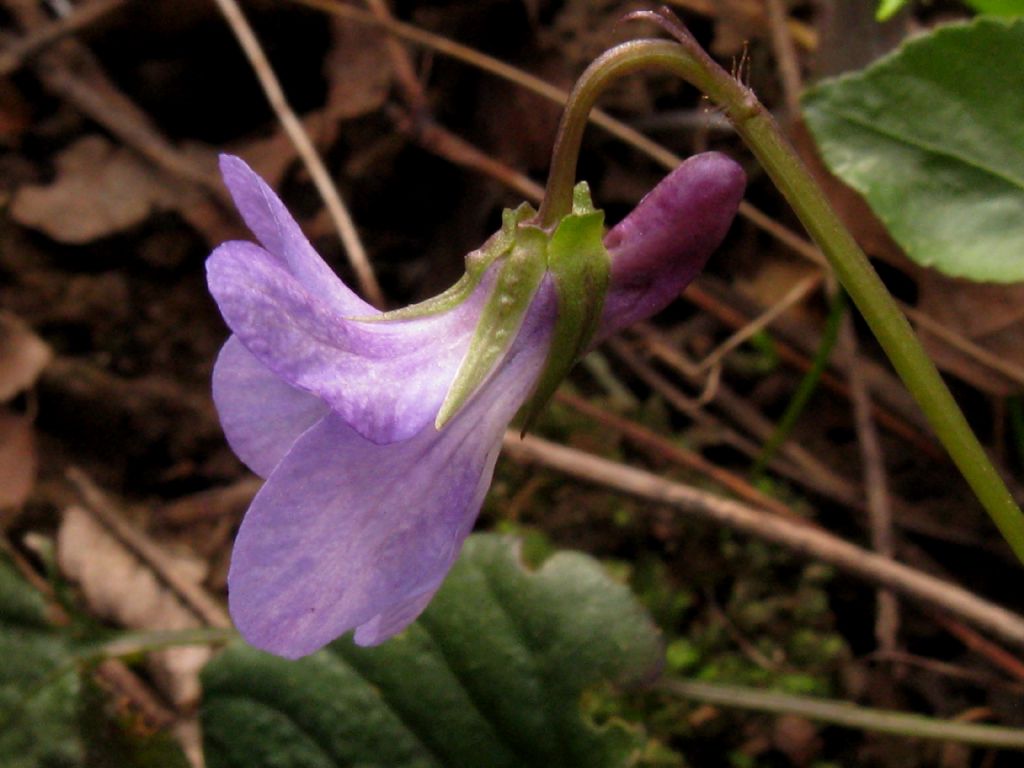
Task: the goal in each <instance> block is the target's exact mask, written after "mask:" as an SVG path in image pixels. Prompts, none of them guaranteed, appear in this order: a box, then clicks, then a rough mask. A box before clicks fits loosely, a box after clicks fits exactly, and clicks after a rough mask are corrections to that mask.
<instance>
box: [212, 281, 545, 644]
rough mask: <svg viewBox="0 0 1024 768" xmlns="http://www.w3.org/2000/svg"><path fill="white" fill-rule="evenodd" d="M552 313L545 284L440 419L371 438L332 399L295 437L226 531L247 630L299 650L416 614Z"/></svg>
mask: <svg viewBox="0 0 1024 768" xmlns="http://www.w3.org/2000/svg"><path fill="white" fill-rule="evenodd" d="M553 316H554V291H553V288H552V287H551V286H550V285H545V286H543V287H542V289H541V291H540V292H539V293H538V296H537V297H536V298H535V299H534V302H533V305H532V306H531V310H530V314H529V317H528V319H527V321H526V322H525V323H524V325H523V327H522V328H521V329H520V332H519V335H518V336H517V339H516V341H515V342H514V343H513V346H512V349H510V351H509V354H508V355H507V356H506V358H505V360H504V361H503V363H502V365H501V367H500V368H499V369H498V370H497V371H496V373H495V374H494V376H493V377H492V379H491V380H490V381H489V383H488V385H487V386H486V387H484V388H483V389H481V391H479V392H478V393H477V395H476V397H474V398H473V399H472V400H471V401H470V402H469V404H468V405H467V406H466V408H465V409H464V410H463V411H462V412H460V413H459V414H458V415H457V416H456V417H455V418H454V419H453V420H452V421H451V422H450V423H449V424H448V426H447V427H446V428H445V429H443V430H441V431H437V430H435V429H434V427H433V425H432V424H428V425H426V426H425V427H424V428H423V429H422V430H421V431H420V432H419V433H417V434H416V435H414V436H413V437H411V438H409V439H408V440H404V441H401V442H396V443H392V444H389V445H379V444H376V443H372V442H370V441H368V440H367V439H366V438H364V437H363V436H362V435H360V434H359V433H357V432H355V431H354V430H352V429H351V428H349V427H348V426H347V425H346V424H345V423H344V421H343V420H342V419H341V418H339V417H338V415H337V414H333V413H332V414H329V415H328V416H326V417H325V418H323V419H322V420H321V421H319V422H318V423H317V424H316V425H314V426H313V427H311V428H310V429H309V430H307V431H306V432H304V433H303V434H302V436H301V437H299V438H298V440H297V441H296V442H295V443H294V445H292V447H291V449H290V450H289V451H288V453H287V454H286V455H285V457H284V458H283V459H282V461H281V463H280V464H279V465H278V467H277V468H276V469H275V470H274V471H273V472H272V473H271V474H270V476H269V477H268V479H267V483H266V484H265V485H264V487H263V489H262V490H261V491H260V492H259V494H257V496H256V498H255V499H254V500H253V503H252V506H251V507H250V509H249V511H248V513H247V514H246V516H245V520H244V521H243V523H242V527H241V529H240V530H239V533H238V537H237V539H236V540H235V548H234V552H233V554H232V560H231V569H230V573H229V575H228V595H229V601H230V608H231V615H232V616H233V617H234V620H235V623H236V624H237V626H238V628H239V631H240V632H241V633H242V635H243V636H244V637H245V638H246V639H247V640H248V641H249V642H250V643H252V644H253V645H255V646H257V647H259V648H262V649H264V650H267V651H270V652H272V653H276V654H278V655H281V656H285V657H288V658H297V657H299V656H303V655H306V654H308V653H312V652H313V651H315V650H317V649H318V648H321V647H322V646H324V645H325V644H327V643H328V642H330V641H331V640H333V639H334V638H336V637H338V636H339V635H341V634H343V633H344V632H346V631H348V630H351V629H355V630H356V641H357V642H359V643H360V644H365V645H372V644H376V643H379V642H382V641H383V640H386V639H387V638H388V637H390V636H392V635H393V634H395V633H396V632H399V631H400V630H401V629H403V628H404V627H405V626H407V625H408V624H409V623H411V622H412V621H413V620H414V619H415V618H416V617H417V616H418V615H419V614H420V612H421V611H422V610H423V608H425V607H426V604H427V603H428V602H429V599H430V596H431V595H433V593H434V592H435V591H436V590H437V588H438V587H439V586H440V584H441V581H442V580H443V579H444V576H445V575H446V574H447V573H448V570H449V569H450V568H451V566H452V564H453V563H454V562H455V558H456V557H457V556H458V553H459V550H460V548H461V546H462V542H463V541H464V540H465V538H466V536H468V535H469V532H470V531H471V530H472V527H473V523H474V521H475V519H476V515H477V513H478V511H479V509H480V505H481V504H482V503H483V498H484V496H485V495H486V493H487V488H488V486H489V485H490V480H491V474H492V472H493V470H494V462H495V460H496V459H497V455H498V451H499V448H500V445H501V438H502V435H503V433H504V429H505V427H506V426H507V424H508V422H509V421H510V420H511V419H512V417H513V416H514V415H515V412H516V411H517V410H518V408H519V407H520V405H521V404H522V402H523V400H524V399H525V398H526V396H527V394H528V393H529V389H530V387H531V386H532V383H533V380H534V378H535V377H536V376H537V374H538V373H539V371H540V368H541V366H542V365H543V362H544V358H545V354H546V346H547V337H548V335H549V334H550V330H551V326H552V323H553Z"/></svg>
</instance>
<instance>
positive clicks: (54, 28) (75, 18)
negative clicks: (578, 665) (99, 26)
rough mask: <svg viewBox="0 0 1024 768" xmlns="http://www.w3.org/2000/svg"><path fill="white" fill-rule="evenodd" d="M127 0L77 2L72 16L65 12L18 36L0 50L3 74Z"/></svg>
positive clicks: (12, 70)
mask: <svg viewBox="0 0 1024 768" xmlns="http://www.w3.org/2000/svg"><path fill="white" fill-rule="evenodd" d="M126 2H128V0H91V2H88V3H83V4H82V5H79V6H77V7H76V8H75V10H74V12H73V13H71V14H70V15H69V16H63V17H62V18H59V19H57V20H56V21H52V22H50V23H49V24H46V25H45V26H42V27H39V28H38V29H35V30H33V31H32V32H31V33H30V34H27V35H25V36H24V37H22V38H20V39H18V40H15V41H14V42H12V43H11V44H10V45H8V46H6V47H5V48H4V49H3V50H2V51H0V77H5V76H7V75H9V74H11V73H12V72H14V71H15V70H17V69H18V68H20V67H21V66H23V65H24V64H25V62H26V61H27V60H28V59H29V58H30V57H31V56H33V55H35V54H36V53H38V52H39V51H41V50H43V49H44V48H46V46H48V45H51V44H52V43H53V42H54V41H56V40H60V39H61V38H62V37H66V36H67V35H73V34H74V33H75V32H77V31H78V30H80V29H83V28H85V27H87V26H89V25H90V24H92V23H93V22H94V21H96V20H97V19H99V18H102V17H103V16H106V15H107V14H108V13H110V12H111V11H114V10H117V9H118V8H120V7H121V6H122V5H124V4H125V3H126Z"/></svg>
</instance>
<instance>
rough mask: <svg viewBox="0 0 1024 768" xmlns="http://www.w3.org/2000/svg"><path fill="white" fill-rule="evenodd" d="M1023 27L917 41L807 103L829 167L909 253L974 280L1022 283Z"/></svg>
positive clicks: (984, 26)
mask: <svg viewBox="0 0 1024 768" xmlns="http://www.w3.org/2000/svg"><path fill="white" fill-rule="evenodd" d="M1022 93H1024V21H1016V22H1006V21H1000V20H997V19H994V18H988V17H982V18H979V19H977V20H975V21H974V22H972V23H970V24H954V25H949V26H945V27H940V28H939V29H937V30H936V31H934V32H932V33H931V34H928V35H925V36H922V37H918V38H915V39H913V40H911V41H910V42H908V43H906V44H905V45H903V46H902V47H901V48H900V49H899V50H898V51H897V52H896V53H894V54H893V55H891V56H888V57H886V58H884V59H882V60H880V61H879V62H877V63H876V64H873V65H872V66H870V67H869V68H867V69H866V70H864V71H862V72H858V73H856V74H853V75H848V76H845V77H840V78H838V79H835V80H830V81H827V82H823V83H821V84H820V85H818V86H817V87H815V88H813V89H811V90H809V91H808V92H807V94H806V95H805V96H804V99H803V105H804V110H805V117H806V120H807V125H808V127H809V128H810V129H811V132H812V133H813V134H814V137H815V139H816V140H817V142H818V146H819V148H820V149H821V153H822V156H823V158H824V160H825V163H826V164H827V165H828V167H829V168H830V169H831V170H832V171H833V172H834V173H835V174H836V175H837V176H839V177H840V178H842V179H843V180H844V181H845V182H846V183H847V184H849V185H850V186H852V187H853V188H854V189H856V190H857V191H859V192H860V193H861V194H862V195H864V197H865V198H866V199H867V201H868V204H869V205H870V206H871V208H872V210H873V211H874V212H875V213H876V214H877V215H878V217H879V218H880V219H881V220H882V221H883V222H884V223H885V225H886V226H887V227H888V228H889V231H890V232H891V233H892V235H893V237H894V238H895V239H896V240H897V242H899V244H900V245H901V246H902V247H903V249H904V251H906V253H907V255H908V256H909V257H910V258H911V259H913V260H914V261H916V262H917V263H919V264H922V265H925V266H932V267H935V268H936V269H938V270H939V271H941V272H944V273H946V274H948V275H953V276H957V277H966V278H970V279H973V280H987V281H995V282H1015V281H1019V280H1024V99H1022V98H1021V94H1022Z"/></svg>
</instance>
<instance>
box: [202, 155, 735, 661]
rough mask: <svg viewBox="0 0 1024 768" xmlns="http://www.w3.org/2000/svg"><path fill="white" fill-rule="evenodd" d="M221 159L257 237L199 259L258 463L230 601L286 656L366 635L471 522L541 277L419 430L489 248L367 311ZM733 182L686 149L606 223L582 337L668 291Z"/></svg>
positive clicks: (727, 217)
mask: <svg viewBox="0 0 1024 768" xmlns="http://www.w3.org/2000/svg"><path fill="white" fill-rule="evenodd" d="M221 167H222V169H223V172H224V176H225V180H226V181H227V183H228V186H229V187H230V189H231V193H232V195H233V197H234V198H235V201H236V203H237V205H238V207H239V210H240V211H241V212H242V215H243V218H245V220H246V223H247V224H248V225H249V227H250V228H251V229H252V231H253V233H254V234H255V235H256V236H257V238H258V239H259V241H260V243H261V244H262V246H260V245H256V244H254V243H244V242H231V243H226V244H224V245H222V246H221V247H219V248H217V249H216V250H215V251H214V253H213V254H212V255H211V256H210V258H209V259H208V261H207V273H208V280H209V285H210V291H211V293H212V294H213V296H214V298H215V299H216V301H217V304H218V305H219V307H220V309H221V312H222V314H223V315H224V318H225V320H226V322H227V324H228V326H229V327H230V328H231V330H232V332H233V335H232V337H231V338H229V339H228V341H227V343H226V344H225V346H224V349H223V350H222V352H221V354H220V356H219V358H218V360H217V363H216V366H215V369H214V400H215V402H216V405H217V409H218V412H219V413H220V416H221V420H222V423H223V425H224V430H225V434H226V435H227V438H228V441H229V443H230V444H231V446H232V448H233V449H234V450H235V452H236V453H237V454H238V456H239V457H240V458H241V459H242V460H243V461H244V462H246V464H248V465H249V466H250V467H251V468H252V469H253V471H255V472H256V473H257V474H259V475H261V476H263V477H265V478H266V479H267V482H266V483H265V485H264V486H263V488H262V489H261V491H260V492H259V494H257V496H256V498H255V499H254V500H253V503H252V506H251V507H250V509H249V511H248V513H247V514H246V516H245V519H244V521H243V523H242V526H241V528H240V530H239V533H238V537H237V539H236V542H235V548H234V551H233V554H232V560H231V569H230V573H229V578H228V587H229V603H230V608H231V614H232V616H233V618H234V620H235V622H236V624H237V626H238V628H239V630H240V631H241V632H242V634H243V636H244V637H245V638H246V639H247V640H249V642H250V643H252V644H253V645H255V646H257V647H259V648H262V649H264V650H267V651H270V652H272V653H276V654H279V655H281V656H285V657H289V658H297V657H299V656H303V655H306V654H309V653H312V652H314V651H316V650H317V649H319V648H321V647H323V646H324V645H326V644H327V643H328V642H330V641H331V640H333V639H335V638H336V637H338V636H339V635H341V634H343V633H345V632H347V631H349V630H355V641H356V642H357V643H359V644H361V645H374V644H377V643H380V642H383V641H384V640H386V639H387V638H389V637H391V636H392V635H394V634H395V633H397V632H399V631H401V630H402V629H403V628H405V627H406V626H407V625H408V624H409V623H411V622H412V621H414V620H415V619H416V617H417V616H418V615H419V614H420V613H421V612H422V611H423V610H424V608H425V607H426V605H427V604H428V603H429V601H430V599H431V598H432V596H433V595H434V593H435V592H436V591H437V589H438V588H439V587H440V585H441V582H442V581H443V579H444V577H445V575H446V574H447V573H448V570H449V569H450V568H451V566H452V564H453V563H454V561H455V559H456V557H457V556H458V553H459V550H460V548H461V546H462V542H463V541H464V540H465V538H466V536H467V535H468V534H469V532H470V530H471V529H472V527H473V524H474V521H475V519H476V516H477V513H478V511H479V509H480V505H481V504H482V502H483V498H484V496H485V495H486V493H487V488H488V486H489V485H490V479H491V475H492V472H493V469H494V462H495V460H496V458H497V455H498V451H499V449H500V446H501V439H502V435H503V432H504V429H505V427H506V426H507V425H508V423H509V422H510V421H511V420H512V418H513V417H514V416H515V414H516V412H517V411H518V410H519V408H520V407H521V406H522V404H523V403H524V401H525V400H526V398H527V397H528V396H529V394H530V392H531V391H532V389H533V387H534V384H535V382H536V381H537V379H538V377H539V376H540V374H541V372H542V370H543V369H544V365H545V360H546V357H547V350H548V346H549V343H550V340H551V338H552V335H553V333H554V329H555V324H556V322H557V299H556V287H555V285H554V278H553V277H552V276H551V275H550V274H548V275H546V276H545V277H544V278H543V279H542V282H541V284H540V288H539V289H538V290H537V292H536V294H534V296H533V298H532V300H531V302H530V305H529V307H528V309H527V311H526V314H525V317H524V319H523V322H522V325H521V326H520V327H519V331H518V333H517V334H516V335H515V340H514V342H513V343H512V345H511V346H510V347H509V349H508V350H507V352H506V353H505V354H504V356H503V357H501V358H500V359H499V361H498V363H497V364H496V366H495V368H494V370H492V371H491V372H490V374H489V375H488V376H487V377H486V378H485V379H484V380H483V381H482V382H481V383H480V384H479V385H477V387H476V390H475V391H474V392H473V393H472V394H471V395H470V397H469V399H468V400H467V402H466V404H465V405H464V406H463V407H462V408H461V409H460V410H458V411H457V412H456V413H455V415H454V416H453V417H452V418H451V420H450V421H448V422H447V424H446V425H445V427H444V428H443V429H441V430H437V429H435V427H434V420H435V417H436V416H437V413H438V410H439V408H440V406H441V403H442V402H443V401H444V398H445V396H446V394H447V392H448V389H449V387H450V386H451V384H452V382H453V380H454V378H455V375H456V372H457V370H458V368H459V366H460V364H461V363H462V360H463V358H464V357H465V356H466V354H467V352H468V350H469V345H470V342H471V340H472V338H473V336H474V333H475V331H476V327H477V324H478V322H479V320H480V316H481V313H482V310H483V307H484V305H485V304H486V302H487V301H488V299H489V297H490V294H491V292H492V290H493V289H494V285H495V275H496V274H497V272H498V270H499V269H500V266H501V261H500V260H499V261H498V262H496V263H495V264H494V265H492V266H491V267H490V268H488V269H487V271H486V272H485V273H484V274H483V276H482V277H481V279H480V282H479V283H478V284H477V285H476V287H475V288H474V289H473V290H472V292H471V293H470V294H469V295H468V296H467V297H466V298H465V299H463V300H462V301H461V302H460V303H458V304H456V305H455V306H453V307H451V308H449V309H445V310H442V311H437V312H436V313H434V314H429V315H423V316H419V317H414V318H410V317H408V316H405V317H398V318H395V317H382V316H381V314H380V313H379V312H377V310H375V309H373V308H372V307H370V306H369V305H367V304H366V303H365V302H363V301H362V300H361V299H359V298H358V297H357V296H356V295H355V294H354V293H352V291H351V290H349V289H348V288H347V287H346V286H345V285H344V284H343V283H342V282H341V281H340V280H339V279H338V278H337V277H336V276H335V275H334V274H333V273H332V272H331V270H330V268H329V267H328V266H327V265H326V264H325V263H324V262H323V261H322V260H321V259H320V257H319V256H318V255H317V254H316V252H315V251H314V250H313V248H312V246H310V244H309V242H308V241H307V240H306V239H305V237H304V236H303V235H302V233H301V231H300V230H299V228H298V225H297V224H296V223H295V221H294V220H293V219H292V218H291V216H290V215H289V214H288V212H287V211H286V210H285V208H284V206H283V205H282V204H281V202H280V201H279V200H278V198H277V197H276V196H275V195H274V194H273V192H272V191H271V190H270V189H269V187H267V186H266V185H265V184H264V183H263V182H262V181H261V180H260V179H259V178H258V177H257V176H256V175H255V174H254V173H253V172H252V171H251V170H250V169H249V168H248V166H246V165H245V163H244V162H242V161H241V160H239V159H237V158H230V157H225V158H222V163H221ZM743 186H744V174H743V171H742V170H741V169H740V168H739V166H738V165H736V163H734V162H733V161H731V160H729V159H728V158H726V157H724V156H722V155H718V154H714V153H710V154H706V155H700V156H697V157H694V158H691V159H690V160H687V161H686V162H685V163H683V164H682V165H681V166H680V167H679V168H678V169H677V170H676V171H674V172H673V173H671V174H669V176H668V177H666V178H665V180H663V181H662V182H661V183H660V184H659V185H658V186H657V187H655V188H654V190H652V191H651V193H650V194H649V195H648V196H647V197H646V198H644V200H643V201H641V203H640V204H639V205H638V206H637V207H636V209H635V210H634V211H633V212H632V213H631V214H629V216H627V217H626V218H625V219H624V220H623V221H622V222H621V223H620V224H619V225H618V226H616V227H614V228H613V229H612V230H611V231H610V232H609V233H608V234H607V235H606V237H605V241H604V242H605V246H606V247H607V249H608V251H609V253H610V255H611V259H612V260H611V275H610V277H611V282H610V287H609V290H608V293H607V295H606V297H605V301H604V305H603V310H602V316H601V325H600V329H599V331H598V333H597V337H596V338H595V339H594V343H596V342H597V341H599V340H600V339H601V338H604V337H606V336H608V335H610V334H612V333H614V332H615V331H617V330H619V329H621V328H623V327H625V326H627V325H629V324H630V323H632V322H635V321H637V320H640V319H643V318H646V317H649V316H650V315H651V314H653V313H655V312H657V311H658V310H660V309H662V308H663V307H664V306H665V305H666V304H668V303H669V302H670V301H671V300H672V299H674V298H675V297H676V296H677V295H678V293H679V291H680V290H681V289H682V288H683V287H685V285H686V284H687V283H689V282H690V281H691V280H692V279H693V277H694V276H695V275H696V273H697V272H698V271H699V269H700V268H701V267H702V266H703V265H704V262H705V261H706V259H707V257H708V255H709V253H710V252H711V251H712V250H713V249H714V248H716V247H717V246H718V245H719V243H720V242H721V240H722V239H723V238H724V236H725V233H726V231H727V229H728V227H729V224H730V223H731V221H732V218H733V216H734V215H735V212H736V209H737V207H738V205H739V202H740V197H741V195H742V191H743Z"/></svg>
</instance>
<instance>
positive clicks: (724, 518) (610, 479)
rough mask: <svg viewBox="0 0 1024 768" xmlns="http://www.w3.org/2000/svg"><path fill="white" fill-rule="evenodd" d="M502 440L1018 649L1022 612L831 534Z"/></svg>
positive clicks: (556, 451) (529, 443)
mask: <svg viewBox="0 0 1024 768" xmlns="http://www.w3.org/2000/svg"><path fill="white" fill-rule="evenodd" d="M504 445H505V450H506V453H507V455H508V456H509V457H510V458H512V459H513V460H515V461H519V462H524V463H536V464H541V465H543V466H545V467H548V468H549V469H554V470H556V471H559V472H562V473H564V474H566V475H569V476H571V477H575V478H577V479H579V480H583V481H586V482H589V483H594V484H596V485H600V486H603V487H606V488H611V489H614V490H617V491H620V492H622V493H626V494H629V495H631V496H636V497H638V498H642V499H646V500H648V501H652V502H655V503H658V504H666V505H669V506H672V507H675V508H676V509H678V510H680V511H682V512H686V513H689V514H693V515H696V516H698V517H702V518H705V519H708V520H712V521H714V522H717V523H719V524H721V525H725V526H728V527H730V528H733V529H735V530H738V531H742V532H744V533H748V534H751V535H753V536H757V537H758V538H761V539H764V540H766V541H771V542H773V543H775V544H780V545H782V546H784V547H786V548H788V549H790V550H792V551H794V552H796V553H798V554H801V555H807V556H810V557H813V558H816V559H819V560H821V561H823V562H826V563H829V564H831V565H834V566H835V567H836V568H839V569H840V570H842V571H845V572H847V573H850V574H852V575H854V576H857V577H858V578H860V579H863V580H864V581H866V582H868V583H870V584H874V585H877V586H882V587H886V588H888V589H891V590H892V591H893V592H897V593H899V594H901V595H903V596H905V597H907V598H910V599H913V600H916V601H919V602H922V603H925V604H927V605H930V606H933V607H935V608H938V609H939V610H942V611H946V612H948V613H951V614H953V615H955V616H958V617H959V618H961V619H963V620H964V621H966V622H969V623H971V624H973V625H975V626H976V627H979V628H981V629H984V630H986V631H988V632H990V633H992V634H993V635H996V636H998V637H999V638H1001V639H1002V640H1004V641H1005V642H1007V643H1010V644H1012V645H1014V646H1015V647H1017V648H1024V617H1022V616H1019V615H1018V614H1015V613H1013V612H1012V611H1009V610H1007V609H1006V608H1003V607H1002V606H999V605H996V604H994V603H991V602H989V601H987V600H985V599H983V598H981V597H978V596H977V595H975V594H973V593H971V592H970V591H968V590H966V589H964V588H963V587H960V586H958V585H956V584H953V583H950V582H947V581H943V580H942V579H937V578H935V577H934V576H931V575H929V574H927V573H924V572H922V571H918V570H916V569H914V568H911V567H909V566H907V565H904V564H902V563H898V562H895V561H893V560H890V559H889V558H886V557H882V556H881V555H878V554H875V553H874V552H871V551H869V550H866V549H863V548H862V547H858V546H856V545H854V544H850V543H849V542H846V541H843V540H842V539H840V538H839V537H837V536H833V535H831V534H828V533H825V532H823V531H820V530H815V529H813V528H811V527H810V526H807V525H800V524H797V523H794V522H793V521H791V520H786V519H785V518H782V517H779V516H776V515H770V514H767V513H765V512H760V511H758V510H756V509H754V508H752V507H750V506H747V505H745V504H741V503H740V502H737V501H733V500H730V499H721V498H718V497H716V496H714V495H712V494H709V493H706V492H704V491H701V490H698V489H696V488H691V487H689V486H685V485H682V484H680V483H674V482H671V481H669V480H665V479H664V478H661V477H658V476H657V475H653V474H651V473H650V472H646V471H644V470H641V469H635V468H633V467H627V466H623V465H621V464H618V463H616V462H614V461H608V460H607V459H602V458H600V457H598V456H593V455H591V454H588V453H584V452H582V451H577V450H574V449H572V448H566V447H565V446H561V445H557V444H555V443H551V442H548V441H547V440H542V439H540V438H536V437H526V438H524V439H520V437H519V433H518V432H516V431H509V432H507V433H506V435H505V441H504Z"/></svg>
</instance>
